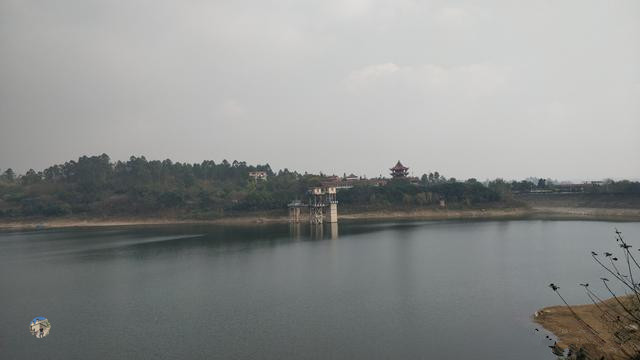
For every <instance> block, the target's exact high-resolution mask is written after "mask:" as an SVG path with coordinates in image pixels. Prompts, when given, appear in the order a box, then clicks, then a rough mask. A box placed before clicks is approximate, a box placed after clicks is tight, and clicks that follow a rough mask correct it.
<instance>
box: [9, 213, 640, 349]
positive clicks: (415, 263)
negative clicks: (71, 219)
mask: <svg viewBox="0 0 640 360" xmlns="http://www.w3.org/2000/svg"><path fill="white" fill-rule="evenodd" d="M614 227H618V228H619V229H620V230H621V231H624V232H625V233H626V234H629V236H630V237H632V236H633V234H636V235H637V234H640V224H638V223H625V224H613V223H608V222H579V221H573V222H561V221H509V222H400V223H381V222H371V223H363V222H358V223H348V222H342V223H340V224H339V225H338V224H329V223H326V224H324V225H323V226H313V227H312V226H310V225H309V224H291V225H287V224H282V225H260V226H249V227H241V226H153V227H138V228H117V229H109V230H100V229H97V230H86V229H85V230H56V231H35V232H14V233H0V310H2V321H1V322H0V353H1V354H2V355H1V356H0V357H2V358H7V359H23V358H30V357H38V356H40V355H41V354H42V353H55V354H60V355H58V356H57V357H59V358H85V357H86V356H87V354H91V358H92V359H112V358H122V359H124V358H154V359H172V358H194V359H205V358H222V359H227V358H233V359H254V358H260V359H325V358H331V359H360V358H362V359H382V358H385V359H417V358H433V359H496V360H507V359H509V360H510V359H514V358H518V359H520V360H544V359H549V358H550V357H549V353H548V351H547V350H548V348H547V347H546V345H548V344H545V343H541V342H540V336H536V335H535V334H533V331H532V329H533V324H532V323H531V319H530V317H531V314H533V312H535V311H536V310H538V309H539V308H541V307H544V306H548V305H555V304H557V302H558V299H557V298H556V297H555V294H554V293H553V292H552V291H549V289H548V288H547V284H549V283H550V282H554V283H557V284H560V286H561V287H562V290H563V296H565V297H566V298H567V300H569V301H571V302H587V301H588V299H585V298H584V292H583V290H582V289H581V287H580V286H578V285H577V284H578V283H579V282H585V281H590V280H592V279H598V278H599V277H600V276H601V274H600V270H599V269H598V268H597V267H595V266H593V264H592V263H591V262H589V261H585V259H588V258H589V254H588V252H589V251H590V250H592V249H593V250H595V251H599V252H600V251H602V250H608V249H610V248H611V246H610V245H611V242H610V241H609V240H606V239H610V238H611V231H612V229H613V228H614ZM338 236H339V240H337V241H333V240H332V239H338ZM636 237H637V236H636ZM43 269H46V270H44V271H43ZM34 291H37V294H38V296H34ZM37 314H46V316H47V318H48V319H50V320H51V321H52V322H54V323H55V325H56V329H55V331H54V333H53V334H52V335H51V336H47V337H46V339H45V340H44V341H35V339H33V338H32V337H31V336H30V335H29V333H28V332H26V331H25V324H26V323H27V322H28V321H29V320H30V319H32V318H33V315H37ZM38 331H39V330H38ZM43 332H44V330H43ZM514 354H518V355H516V356H514Z"/></svg>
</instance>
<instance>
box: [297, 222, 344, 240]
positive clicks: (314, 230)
mask: <svg viewBox="0 0 640 360" xmlns="http://www.w3.org/2000/svg"><path fill="white" fill-rule="evenodd" d="M303 229H308V232H309V239H310V240H325V239H331V240H336V239H338V236H339V235H338V223H326V224H301V223H289V238H290V239H293V240H300V239H302V231H304V230H303Z"/></svg>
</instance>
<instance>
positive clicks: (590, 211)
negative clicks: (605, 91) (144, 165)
mask: <svg viewBox="0 0 640 360" xmlns="http://www.w3.org/2000/svg"><path fill="white" fill-rule="evenodd" d="M339 218H340V220H354V221H357V220H464V219H475V220H491V219H494V220H515V219H549V220H614V221H640V209H628V208H622V209H605V208H570V207H521V208H507V209H475V210H449V209H418V210H414V209H412V210H406V211H402V210H392V211H383V210H377V211H359V212H350V213H345V214H340V215H339ZM288 221H289V219H288V218H287V216H286V215H283V214H281V213H255V214H242V215H237V216H227V217H221V218H215V219H188V218H186V219H185V218H175V217H130V218H115V217H114V218H79V217H75V218H74V217H64V218H40V219H21V220H15V221H14V220H0V229H5V230H7V229H9V230H10V229H16V230H17V229H42V228H65V227H103V226H133V225H170V224H219V225H252V224H267V223H286V222H288ZM302 221H305V220H304V219H303V220H302Z"/></svg>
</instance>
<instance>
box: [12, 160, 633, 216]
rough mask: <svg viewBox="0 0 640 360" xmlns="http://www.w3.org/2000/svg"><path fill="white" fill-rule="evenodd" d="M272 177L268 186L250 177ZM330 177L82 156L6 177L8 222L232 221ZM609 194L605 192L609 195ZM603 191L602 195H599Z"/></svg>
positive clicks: (419, 190) (423, 197)
mask: <svg viewBox="0 0 640 360" xmlns="http://www.w3.org/2000/svg"><path fill="white" fill-rule="evenodd" d="M254 171H264V172H266V174H267V180H266V181H261V180H255V179H253V178H251V177H250V176H249V173H250V172H254ZM326 180H327V178H326V177H325V176H324V175H322V174H318V175H316V174H307V173H304V174H300V173H298V172H295V171H289V170H288V169H283V170H279V171H278V172H277V173H276V172H274V171H273V170H272V169H271V167H270V166H269V165H268V164H265V165H247V164H246V163H245V162H242V161H233V162H228V161H227V160H223V161H222V162H220V163H215V162H214V161H211V160H207V161H203V162H202V163H199V164H197V163H196V164H188V163H180V162H172V161H171V160H163V161H159V160H147V159H146V158H145V157H144V156H140V157H135V156H132V157H131V158H129V160H127V161H115V162H113V161H111V159H110V158H109V156H108V155H106V154H102V155H99V156H82V157H80V158H79V159H78V160H77V161H73V160H72V161H68V162H65V163H64V164H59V165H53V166H50V167H48V168H46V169H44V170H43V171H35V170H32V169H31V170H29V171H27V172H26V173H25V174H22V175H17V174H16V173H15V172H14V171H13V170H11V169H6V170H4V171H3V172H2V173H1V175H0V217H4V218H19V217H38V216H65V215H87V216H126V215H136V216H149V215H163V214H164V215H184V216H191V217H198V216H203V217H212V216H223V215H225V214H228V213H237V212H246V211H267V210H278V209H285V208H286V206H287V204H288V203H289V202H291V201H292V200H294V199H304V198H305V196H306V195H305V194H306V191H307V189H308V188H310V187H313V186H319V185H321V184H322V183H323V182H324V181H326ZM539 185H540V186H545V187H546V186H547V185H546V184H534V183H531V182H526V181H524V182H515V181H514V182H506V181H504V180H501V179H496V180H493V181H488V182H485V183H481V182H479V181H477V180H475V179H469V180H467V181H464V182H462V181H457V180H456V179H454V178H450V179H447V178H445V177H444V176H441V175H440V174H439V173H437V172H435V173H431V174H428V175H427V174H425V175H423V176H422V177H421V178H420V179H419V181H417V182H409V181H406V180H397V181H389V182H387V183H386V184H385V185H381V186H375V185H372V184H370V183H367V182H364V183H363V184H361V185H360V184H358V182H356V184H355V186H353V187H352V188H350V189H344V190H340V192H339V201H340V203H341V207H344V206H346V208H349V207H353V208H362V207H367V208H376V207H377V208H383V207H389V206H391V207H393V206H402V207H407V206H411V207H428V206H439V204H440V201H441V200H443V201H446V203H447V205H448V206H449V205H452V206H485V205H487V204H495V203H504V202H507V201H509V199H511V193H512V192H513V191H521V190H522V189H532V188H538V187H539ZM604 189H605V188H604V187H603V190H602V191H605V190H604ZM599 191H600V190H599ZM606 191H608V192H629V193H639V194H640V183H637V182H628V181H623V182H611V183H609V184H608V186H607V187H606Z"/></svg>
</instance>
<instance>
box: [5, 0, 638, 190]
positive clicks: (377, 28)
mask: <svg viewBox="0 0 640 360" xmlns="http://www.w3.org/2000/svg"><path fill="white" fill-rule="evenodd" d="M103 152H105V153H107V154H109V155H110V156H111V158H112V159H116V160H117V159H126V158H128V157H129V156H130V155H132V154H135V155H146V156H147V158H151V159H165V158H171V159H173V160H176V161H188V162H200V161H202V160H203V159H213V160H216V161H220V160H222V159H224V158H226V159H229V160H233V159H237V160H245V161H247V162H249V163H265V162H269V163H270V164H271V165H272V167H274V168H275V169H279V168H284V167H288V168H292V169H298V170H300V171H305V170H306V171H310V172H317V171H323V172H326V173H336V174H342V173H343V172H354V173H356V174H366V175H368V176H377V175H379V174H383V175H386V173H387V169H388V168H389V167H391V166H392V165H394V164H395V162H396V161H397V160H398V159H401V160H402V161H403V162H404V163H405V165H407V166H409V167H411V170H410V171H411V172H413V173H414V174H415V175H419V174H421V173H424V172H429V171H433V170H438V171H440V172H441V173H443V174H444V175H445V176H454V177H457V178H468V177H477V178H479V179H485V178H489V177H490V178H494V177H505V178H524V177H527V176H542V177H552V178H557V179H601V178H604V177H614V178H640V1H637V0H631V1H601V0H598V1H587V0H576V1H560V0H546V1H545V0H531V1H513V0H505V1H410V0H321V1H302V0H291V1H284V0H229V1H185V0H181V1H177V0H176V1H159V0H148V1H136V0H126V1H107V0H105V1H91V0H77V1H72V0H56V1H28V0H0V168H1V169H3V170H4V169H6V168H7V167H13V168H14V169H18V170H20V171H21V172H22V171H24V170H26V169H28V168H30V167H33V168H36V169H42V168H44V167H46V166H47V165H50V164H52V163H59V162H64V161H65V160H69V159H76V158H77V157H78V156H80V155H83V154H100V153H103Z"/></svg>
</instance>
